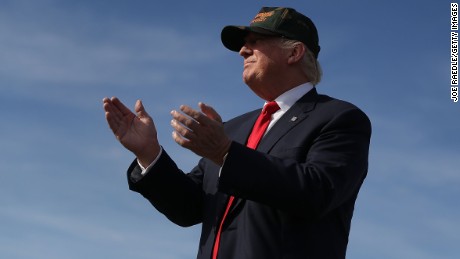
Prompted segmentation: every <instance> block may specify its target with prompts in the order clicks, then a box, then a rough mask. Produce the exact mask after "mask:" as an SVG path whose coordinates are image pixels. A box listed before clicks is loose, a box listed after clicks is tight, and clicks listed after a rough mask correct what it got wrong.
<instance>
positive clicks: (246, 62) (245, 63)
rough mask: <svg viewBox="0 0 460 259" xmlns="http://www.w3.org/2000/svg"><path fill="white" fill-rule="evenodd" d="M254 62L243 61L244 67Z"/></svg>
mask: <svg viewBox="0 0 460 259" xmlns="http://www.w3.org/2000/svg"><path fill="white" fill-rule="evenodd" d="M252 63H254V61H245V62H244V67H247V66H249V65H250V64H252Z"/></svg>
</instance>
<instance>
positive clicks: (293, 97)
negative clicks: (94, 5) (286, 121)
mask: <svg viewBox="0 0 460 259" xmlns="http://www.w3.org/2000/svg"><path fill="white" fill-rule="evenodd" d="M311 89H313V85H312V84H311V83H309V82H307V83H304V84H301V85H299V86H296V87H294V88H292V89H290V90H288V91H286V92H284V93H283V94H282V95H280V96H278V97H277V98H276V99H275V102H276V103H277V104H278V106H279V107H280V110H281V111H282V112H286V111H287V110H289V108H291V107H292V106H293V105H294V104H295V103H296V102H297V101H298V100H299V99H300V98H301V97H302V96H304V95H305V94H306V93H308V92H309V91H310V90H311Z"/></svg>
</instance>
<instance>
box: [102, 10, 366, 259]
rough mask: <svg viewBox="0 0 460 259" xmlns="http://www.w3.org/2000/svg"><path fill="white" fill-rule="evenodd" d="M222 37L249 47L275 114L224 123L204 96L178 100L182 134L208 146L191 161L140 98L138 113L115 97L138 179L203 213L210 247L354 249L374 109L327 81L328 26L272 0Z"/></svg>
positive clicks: (204, 257) (178, 213) (252, 257)
mask: <svg viewBox="0 0 460 259" xmlns="http://www.w3.org/2000/svg"><path fill="white" fill-rule="evenodd" d="M221 37H222V42H223V44H224V46H225V47H227V48H228V49H230V50H232V51H237V52H239V54H240V55H241V56H242V57H243V59H244V71H243V81H244V82H245V83H246V84H247V85H248V86H249V87H250V88H251V90H252V91H253V92H254V93H255V94H256V95H258V96H259V97H260V98H262V99H263V100H265V101H266V105H265V107H264V109H263V110H264V112H263V115H259V114H260V113H261V111H260V110H256V111H252V112H249V113H246V114H243V115H241V116H238V117H236V118H234V119H231V120H229V121H227V122H226V123H222V122H221V119H220V116H219V115H218V113H217V112H216V111H215V110H214V109H213V108H212V107H210V106H208V105H205V104H203V103H200V104H199V108H200V111H198V110H195V109H192V108H191V107H188V106H181V107H180V111H173V112H171V115H172V118H173V120H172V122H171V125H172V127H173V128H174V133H173V138H174V140H175V141H176V142H177V143H178V144H179V145H181V146H183V147H184V148H187V149H190V150H191V151H193V152H195V153H196V154H198V155H200V156H201V157H202V159H201V160H200V161H199V163H198V165H197V166H196V167H195V168H194V169H193V170H192V171H191V172H189V173H184V172H182V171H181V170H180V169H179V168H178V167H177V165H176V164H175V162H174V161H172V159H171V158H170V157H169V156H168V154H167V152H166V150H163V149H162V147H161V146H160V144H159V141H158V139H157V136H156V135H157V134H156V129H155V125H154V123H153V120H152V118H151V117H150V116H149V115H148V113H147V112H146V111H145V109H144V107H143V105H142V103H141V102H140V101H137V102H136V105H135V113H133V112H131V111H130V110H129V109H128V108H127V107H126V106H125V105H124V104H123V103H121V102H120V100H118V99H117V98H115V97H114V98H111V99H109V98H105V99H104V101H103V102H104V109H105V111H106V119H107V121H108V123H109V126H110V128H111V129H112V131H113V132H114V134H115V136H116V137H117V138H118V139H119V141H120V142H121V143H122V144H123V145H124V146H125V147H126V148H127V149H129V150H131V151H132V152H133V153H134V154H135V155H136V157H137V159H136V160H135V161H134V162H133V163H132V164H131V166H130V167H129V169H128V182H129V187H130V189H131V190H133V191H136V192H139V193H140V194H142V195H143V196H144V197H145V198H146V199H148V200H149V201H150V202H151V203H152V205H153V206H155V208H156V209H157V210H158V211H160V212H161V213H163V214H164V215H166V217H168V218H169V219H170V220H171V221H172V222H174V223H176V224H178V225H181V226H192V225H195V224H198V223H201V224H202V232H201V238H200V244H199V250H198V255H197V258H199V259H210V258H219V259H267V258H279V259H296V258H315V259H329V258H334V259H335V258H345V253H346V247H347V243H348V235H349V231H350V222H351V218H352V215H353V209H354V204H355V200H356V198H357V195H358V191H359V189H360V187H361V184H362V182H363V180H364V178H365V176H366V174H367V168H368V149H369V141H370V135H371V126H370V122H369V120H368V118H367V116H366V115H365V114H364V113H363V112H362V111H361V110H360V109H358V108H357V107H356V106H354V105H352V104H350V103H348V102H345V101H340V100H337V99H334V98H331V97H329V96H326V95H320V94H318V93H317V91H316V87H315V86H316V84H317V83H318V82H319V81H320V79H321V70H320V67H319V63H318V61H317V57H318V53H319V50H320V47H319V44H318V42H319V41H318V34H317V31H316V27H315V25H314V24H313V22H312V21H311V20H310V19H309V18H308V17H306V16H304V15H303V14H301V13H298V12H297V11H296V10H294V9H291V8H277V7H264V8H262V9H261V10H260V12H259V13H258V14H257V15H256V17H255V18H254V19H253V20H252V22H251V24H250V25H249V26H226V27H225V28H224V29H223V30H222V34H221ZM268 107H275V108H273V109H272V108H270V109H269V108H268ZM268 110H270V111H268ZM267 114H268V115H267ZM264 116H265V117H264ZM267 118H268V119H267ZM262 124H264V125H265V126H261V125H262ZM267 125H268V126H267ZM265 127H267V128H266V129H265ZM260 128H263V129H262V130H260ZM256 135H258V137H254V136H256ZM260 138H261V139H260ZM179 245H180V244H179Z"/></svg>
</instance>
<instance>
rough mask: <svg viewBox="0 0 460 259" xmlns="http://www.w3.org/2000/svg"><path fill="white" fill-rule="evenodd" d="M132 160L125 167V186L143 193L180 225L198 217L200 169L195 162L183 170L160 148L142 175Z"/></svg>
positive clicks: (187, 224)
mask: <svg viewBox="0 0 460 259" xmlns="http://www.w3.org/2000/svg"><path fill="white" fill-rule="evenodd" d="M140 172H141V168H140V167H139V166H138V164H137V161H136V160H135V161H134V162H133V163H132V164H131V166H130V167H129V169H128V172H127V173H128V184H129V189H130V190H132V191H135V192H138V193H140V194H141V195H142V196H144V197H145V198H146V199H147V200H148V201H149V202H150V203H151V204H152V205H153V206H154V207H155V208H156V209H157V210H158V211H159V212H161V213H163V214H164V215H165V216H166V217H167V218H168V219H169V220H171V221H172V222H174V223H176V224H178V225H180V226H184V227H186V226H192V225H195V224H198V223H200V222H201V221H202V208H203V191H202V188H201V184H202V171H201V167H200V165H198V166H197V167H196V168H195V169H194V170H193V171H192V172H191V173H189V174H184V173H183V172H182V171H181V170H180V169H179V168H178V167H177V166H176V164H175V163H174V161H173V160H172V159H171V158H170V157H169V155H168V154H167V153H166V152H165V151H164V150H163V153H162V154H161V156H160V157H159V159H158V161H157V163H156V164H155V165H154V166H153V167H152V169H151V170H150V172H149V173H148V174H146V175H145V176H143V177H137V176H138V175H139V174H140Z"/></svg>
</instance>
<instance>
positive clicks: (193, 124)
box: [171, 111, 199, 130]
mask: <svg viewBox="0 0 460 259" xmlns="http://www.w3.org/2000/svg"><path fill="white" fill-rule="evenodd" d="M171 115H172V117H173V119H174V120H176V121H177V122H179V123H180V124H182V125H184V126H185V127H187V128H189V129H191V130H196V129H197V128H198V126H199V123H198V122H197V121H196V120H195V119H194V118H192V117H190V116H189V115H187V114H184V113H180V112H178V111H172V112H171Z"/></svg>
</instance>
